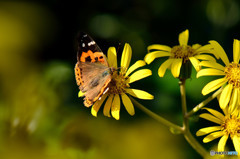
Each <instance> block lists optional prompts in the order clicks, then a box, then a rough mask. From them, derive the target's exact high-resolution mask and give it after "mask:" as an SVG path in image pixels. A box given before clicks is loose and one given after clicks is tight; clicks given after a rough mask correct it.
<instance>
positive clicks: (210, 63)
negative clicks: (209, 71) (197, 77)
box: [200, 61, 225, 72]
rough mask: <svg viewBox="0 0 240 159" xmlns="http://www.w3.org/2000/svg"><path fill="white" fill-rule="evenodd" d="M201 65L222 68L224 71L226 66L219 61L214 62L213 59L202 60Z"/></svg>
mask: <svg viewBox="0 0 240 159" xmlns="http://www.w3.org/2000/svg"><path fill="white" fill-rule="evenodd" d="M200 65H201V66H205V67H211V68H215V69H218V70H222V71H223V72H224V70H225V67H223V66H222V65H220V64H219V63H216V62H213V61H202V62H200Z"/></svg>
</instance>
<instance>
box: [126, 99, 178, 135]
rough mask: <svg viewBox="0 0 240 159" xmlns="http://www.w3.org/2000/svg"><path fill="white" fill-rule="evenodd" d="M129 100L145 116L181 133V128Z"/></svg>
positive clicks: (133, 100)
mask: <svg viewBox="0 0 240 159" xmlns="http://www.w3.org/2000/svg"><path fill="white" fill-rule="evenodd" d="M129 98H130V99H131V101H132V102H133V104H134V106H136V107H138V108H139V109H141V110H142V111H143V112H144V113H146V114H147V115H149V116H150V117H152V118H153V119H155V120H157V121H158V122H160V123H161V124H163V125H165V126H167V127H169V128H171V129H174V131H176V132H182V128H181V127H180V126H178V125H176V124H173V123H172V122H170V121H168V120H166V119H164V118H163V117H161V116H160V115H158V114H156V113H154V112H152V111H151V110H149V109H147V108H146V107H145V106H143V105H142V104H140V103H139V102H137V101H136V100H135V99H133V98H132V97H129Z"/></svg>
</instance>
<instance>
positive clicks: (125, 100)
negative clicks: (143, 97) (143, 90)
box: [121, 93, 135, 115]
mask: <svg viewBox="0 0 240 159" xmlns="http://www.w3.org/2000/svg"><path fill="white" fill-rule="evenodd" d="M121 96H122V101H123V105H124V106H125V108H126V110H127V112H128V113H129V114H130V115H134V114H135V111H134V107H133V104H132V101H131V100H130V99H129V97H128V96H127V95H126V94H125V93H123V94H121Z"/></svg>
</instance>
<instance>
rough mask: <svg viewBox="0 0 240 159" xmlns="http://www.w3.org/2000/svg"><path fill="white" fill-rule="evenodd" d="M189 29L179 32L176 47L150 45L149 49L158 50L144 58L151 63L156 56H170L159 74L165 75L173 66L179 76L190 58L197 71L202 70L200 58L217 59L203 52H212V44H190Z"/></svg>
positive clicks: (159, 70) (175, 74)
mask: <svg viewBox="0 0 240 159" xmlns="http://www.w3.org/2000/svg"><path fill="white" fill-rule="evenodd" d="M188 37H189V31H188V30H185V31H184V32H182V33H180V34H179V39H178V40H179V44H180V45H177V46H174V47H172V48H171V47H169V46H166V45H159V44H154V45H150V46H149V47H148V51H150V50H156V51H152V52H150V53H148V54H147V55H146V56H145V58H144V60H145V61H146V62H147V63H148V64H150V63H151V62H152V61H153V60H154V59H155V58H158V57H166V56H168V57H169V58H168V59H167V60H166V61H165V62H164V63H163V64H162V65H161V66H160V67H159V69H158V75H159V76H160V77H163V76H164V74H165V72H166V69H167V68H171V72H172V75H173V76H174V77H175V78H177V77H179V74H180V70H181V66H182V64H183V63H186V62H187V61H188V60H190V62H191V63H192V65H193V66H194V68H195V69H196V71H199V70H200V67H199V60H210V61H215V59H214V58H213V57H212V56H210V55H204V54H202V53H211V45H209V44H208V45H205V46H201V45H199V44H194V45H192V46H189V45H188Z"/></svg>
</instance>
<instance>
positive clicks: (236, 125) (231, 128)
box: [222, 116, 240, 136]
mask: <svg viewBox="0 0 240 159" xmlns="http://www.w3.org/2000/svg"><path fill="white" fill-rule="evenodd" d="M222 127H223V131H224V132H226V133H227V134H228V135H231V136H233V135H240V119H237V117H236V116H231V117H228V118H226V119H225V121H224V123H223V124H222Z"/></svg>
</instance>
